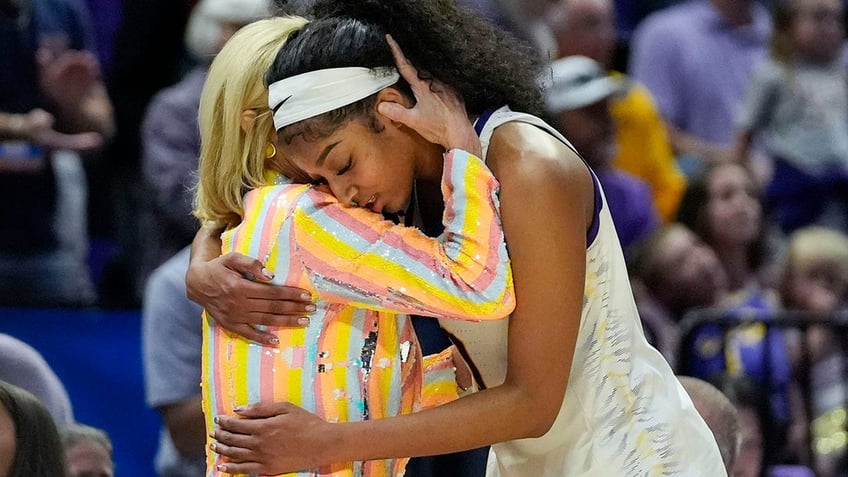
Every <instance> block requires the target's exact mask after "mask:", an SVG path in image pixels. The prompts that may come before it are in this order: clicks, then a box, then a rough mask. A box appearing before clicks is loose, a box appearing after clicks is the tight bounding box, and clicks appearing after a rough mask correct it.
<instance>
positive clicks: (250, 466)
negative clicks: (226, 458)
mask: <svg viewBox="0 0 848 477" xmlns="http://www.w3.org/2000/svg"><path fill="white" fill-rule="evenodd" d="M215 468H216V470H218V471H219V472H224V473H227V474H250V475H258V474H265V473H267V472H265V471H264V467H262V466H261V465H260V464H259V463H257V462H227V463H225V464H218V465H217V466H216V467H215Z"/></svg>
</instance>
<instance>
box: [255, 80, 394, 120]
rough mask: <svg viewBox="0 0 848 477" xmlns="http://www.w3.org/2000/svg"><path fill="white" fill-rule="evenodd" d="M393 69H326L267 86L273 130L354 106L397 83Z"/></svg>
mask: <svg viewBox="0 0 848 477" xmlns="http://www.w3.org/2000/svg"><path fill="white" fill-rule="evenodd" d="M398 78H400V75H399V74H398V72H397V69H395V68H392V67H380V68H363V67H358V66H351V67H347V68H328V69H324V70H316V71H309V72H307V73H303V74H299V75H296V76H292V77H290V78H285V79H282V80H280V81H276V82H274V83H272V84H271V86H269V87H268V106H269V107H270V108H271V110H272V111H274V127H275V128H276V129H277V130H280V129H282V128H283V127H285V126H288V125H289V124H294V123H296V122H299V121H303V120H304V119H309V118H313V117H315V116H318V115H319V114H324V113H326V112H329V111H332V110H334V109H338V108H341V107H342V106H347V105H348V104H353V103H355V102H357V101H359V100H360V99H364V98H367V97H368V96H371V95H372V94H374V93H376V92H378V91H380V90H382V89H385V88H386V87H388V86H391V85H393V84H395V83H397V80H398Z"/></svg>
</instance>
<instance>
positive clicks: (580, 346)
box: [441, 108, 727, 477]
mask: <svg viewBox="0 0 848 477" xmlns="http://www.w3.org/2000/svg"><path fill="white" fill-rule="evenodd" d="M511 121H520V122H525V123H530V124H533V125H535V126H538V127H540V128H542V129H543V130H545V131H548V132H550V133H551V134H552V135H554V136H555V137H557V138H559V139H560V140H561V141H563V143H565V144H566V145H568V146H569V147H572V146H571V145H570V144H569V143H568V141H567V140H566V139H565V138H564V137H562V135H561V134H559V133H558V132H557V131H556V130H555V129H553V128H552V127H551V126H549V125H548V124H546V123H545V122H543V121H542V120H540V119H539V118H537V117H535V116H531V115H528V114H523V113H516V112H512V111H510V110H509V109H507V108H501V109H499V110H497V111H495V112H494V113H492V114H491V115H490V116H488V117H483V118H481V119H480V120H479V121H478V123H480V124H478V125H477V130H478V133H480V138H481V141H482V143H483V154H484V157H485V154H486V151H487V149H488V144H489V140H490V138H491V136H492V132H493V131H494V129H495V128H497V127H498V126H500V125H502V124H504V123H507V122H511ZM483 122H485V124H483ZM593 181H594V186H595V195H596V197H595V199H596V200H595V220H594V225H593V226H592V229H591V230H590V232H589V234H588V237H587V244H588V248H587V250H586V288H585V296H584V305H583V311H582V315H581V317H580V329H579V332H578V336H577V345H576V347H575V350H574V359H573V363H572V366H571V375H570V377H569V380H568V387H567V390H566V393H565V397H564V399H563V403H562V407H561V409H560V411H559V415H558V416H557V418H556V421H555V422H554V424H553V426H552V427H551V429H550V430H549V431H548V432H547V433H546V434H545V435H544V436H542V437H540V438H536V439H520V440H514V441H509V442H504V443H500V444H495V445H493V446H492V452H491V453H490V455H489V463H488V471H487V474H486V475H487V476H488V477H529V476H533V477H562V476H569V477H603V476H610V477H613V476H614V477H637V476H638V477H646V476H699V477H701V476H703V477H722V476H726V475H727V473H726V471H725V469H724V464H723V462H722V459H721V455H720V453H719V449H718V445H717V444H716V441H715V438H714V437H713V435H712V433H711V431H710V429H709V428H708V427H707V425H706V423H705V422H704V420H703V419H702V418H701V416H700V415H699V414H698V412H697V411H696V410H695V407H694V405H693V404H692V401H691V400H690V398H689V396H688V395H687V394H686V392H685V391H684V390H683V387H682V386H681V385H680V383H679V381H678V380H677V378H676V377H675V375H674V372H673V371H672V369H671V367H670V366H669V365H668V363H667V362H666V361H665V359H663V357H662V355H660V353H659V352H658V351H657V350H656V349H654V348H653V347H652V346H651V345H650V344H648V342H647V340H646V339H645V335H644V332H643V331H642V325H641V322H640V320H639V314H638V312H637V310H636V304H635V301H634V299H633V293H632V291H631V289H630V281H629V277H628V275H627V269H626V265H625V262H624V255H623V253H622V251H621V246H620V245H619V242H618V238H617V236H616V232H615V228H614V226H613V223H612V218H611V217H610V213H609V208H608V207H607V204H606V199H605V198H604V195H603V191H602V190H601V188H600V185H599V183H598V181H597V178H595V177H594V174H593ZM441 324H442V326H443V328H445V329H446V330H447V331H448V332H450V333H451V334H452V335H454V337H455V338H456V339H457V340H458V341H460V342H461V346H463V347H464V348H465V350H466V351H467V353H468V355H469V356H470V358H471V360H472V361H473V364H474V366H475V367H476V370H477V372H478V376H479V377H480V378H482V381H483V384H484V385H485V386H487V387H491V386H495V385H498V384H500V383H502V382H503V380H504V378H505V376H506V363H507V346H506V345H507V320H500V321H494V322H484V323H468V322H462V321H459V320H442V321H441ZM555 358H556V357H555V356H552V357H551V359H552V360H553V359H555Z"/></svg>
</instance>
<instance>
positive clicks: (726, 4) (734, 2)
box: [710, 0, 754, 26]
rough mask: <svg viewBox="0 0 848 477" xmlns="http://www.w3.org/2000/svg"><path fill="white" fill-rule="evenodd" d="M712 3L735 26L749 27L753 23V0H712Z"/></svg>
mask: <svg viewBox="0 0 848 477" xmlns="http://www.w3.org/2000/svg"><path fill="white" fill-rule="evenodd" d="M710 3H711V4H712V6H713V8H715V9H716V10H717V11H718V13H719V14H720V15H721V16H722V17H723V18H724V20H725V21H726V22H727V23H729V24H731V25H733V26H744V25H749V24H750V23H751V22H752V21H753V6H754V2H753V1H752V0H710Z"/></svg>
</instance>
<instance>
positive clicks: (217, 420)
mask: <svg viewBox="0 0 848 477" xmlns="http://www.w3.org/2000/svg"><path fill="white" fill-rule="evenodd" d="M212 420H213V421H214V422H215V424H218V423H219V422H220V421H221V418H220V417H218V416H215V419H212Z"/></svg>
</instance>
